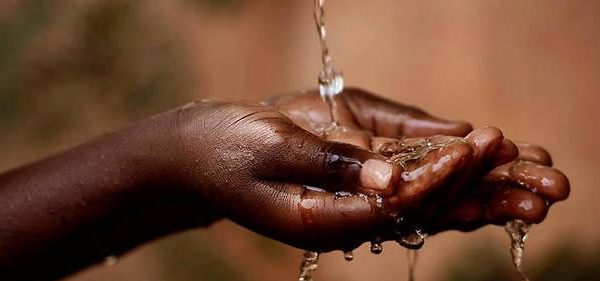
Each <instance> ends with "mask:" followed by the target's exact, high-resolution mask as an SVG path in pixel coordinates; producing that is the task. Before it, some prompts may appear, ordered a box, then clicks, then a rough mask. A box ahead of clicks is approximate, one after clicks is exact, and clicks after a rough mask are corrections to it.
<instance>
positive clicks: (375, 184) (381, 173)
mask: <svg viewBox="0 0 600 281" xmlns="http://www.w3.org/2000/svg"><path fill="white" fill-rule="evenodd" d="M392 171H393V167H392V165H391V164H390V163H387V162H385V161H381V160H376V159H369V160H367V161H366V162H365V163H364V164H363V166H362V170H361V172H360V183H361V185H362V186H363V187H365V188H370V189H373V190H382V191H383V190H385V189H386V188H387V187H388V186H389V185H390V180H391V179H392Z"/></svg>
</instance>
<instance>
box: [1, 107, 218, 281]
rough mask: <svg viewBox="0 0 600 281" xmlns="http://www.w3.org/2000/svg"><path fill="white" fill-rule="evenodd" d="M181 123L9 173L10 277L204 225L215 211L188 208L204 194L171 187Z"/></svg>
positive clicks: (4, 219)
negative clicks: (198, 211) (176, 129)
mask: <svg viewBox="0 0 600 281" xmlns="http://www.w3.org/2000/svg"><path fill="white" fill-rule="evenodd" d="M174 122H175V121H174V118H168V117H167V118H165V117H161V118H159V120H153V121H152V122H143V123H141V124H139V125H138V126H136V127H132V128H128V129H125V130H121V131H119V132H116V133H112V134H109V135H106V136H103V137H101V138H99V139H97V140H95V141H92V142H89V143H86V144H84V145H81V146H79V147H76V148H74V149H72V150H69V151H66V152H63V153H61V154H58V155H56V156H53V157H51V158H48V159H45V160H42V161H40V162H37V163H34V164H31V165H28V166H25V167H22V168H19V169H16V170H13V171H11V172H8V173H6V174H3V175H1V176H0V206H1V207H0V272H2V274H3V275H4V277H2V279H4V278H7V276H6V274H9V276H10V275H14V276H10V278H8V279H10V280H14V279H31V278H32V277H33V276H32V275H37V276H39V277H41V278H43V279H52V278H54V277H57V276H60V275H63V274H66V273H69V272H72V271H75V270H77V269H79V268H81V267H83V266H86V265H89V264H90V263H94V262H97V261H100V260H101V259H102V258H104V257H106V256H108V255H113V254H119V253H121V252H123V251H125V250H127V249H130V248H132V247H134V246H136V245H139V244H141V243H143V242H144V241H147V240H150V239H154V238H156V237H159V236H161V235H164V234H167V233H171V232H173V231H176V230H179V229H185V228H189V227H192V226H196V225H199V224H202V223H204V222H203V220H207V219H206V217H207V214H198V216H194V217H192V216H190V212H189V211H190V210H189V209H186V207H187V206H193V205H194V204H199V203H200V201H201V200H200V199H199V198H197V196H196V195H194V194H192V193H191V192H190V194H189V196H187V195H182V194H181V193H183V192H185V191H184V189H178V188H172V190H173V191H174V192H168V191H167V190H168V189H169V188H171V187H172V186H173V185H177V184H178V183H177V182H176V181H173V178H174V177H173V176H172V175H171V174H170V173H171V172H170V171H174V170H176V168H175V167H176V166H177V157H175V155H176V153H173V151H176V150H177V148H176V144H177V140H176V136H177V134H171V133H166V131H169V132H171V131H172V128H173V126H175V123H174ZM166 138H168V139H166ZM165 144H171V146H165ZM174 146H175V147H174ZM167 150H168V151H167ZM157 163H160V165H158V164H157ZM196 201H197V202H196ZM36 279H37V278H36ZM38 280H39V279H38Z"/></svg>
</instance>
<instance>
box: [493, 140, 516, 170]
mask: <svg viewBox="0 0 600 281" xmlns="http://www.w3.org/2000/svg"><path fill="white" fill-rule="evenodd" d="M518 155H519V149H518V148H517V146H516V145H515V144H514V143H513V142H512V141H510V140H508V139H503V140H502V142H501V143H500V144H499V145H498V148H497V149H496V153H495V154H494V155H493V156H492V160H491V164H492V166H493V167H498V166H500V165H504V164H506V163H509V162H511V161H513V160H515V158H517V156H518Z"/></svg>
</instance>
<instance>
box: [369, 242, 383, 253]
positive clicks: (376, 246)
mask: <svg viewBox="0 0 600 281" xmlns="http://www.w3.org/2000/svg"><path fill="white" fill-rule="evenodd" d="M381 252H383V245H381V243H379V242H371V253H373V254H376V255H379V254H381Z"/></svg>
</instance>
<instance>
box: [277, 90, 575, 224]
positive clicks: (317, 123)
mask: <svg viewBox="0 0 600 281" xmlns="http://www.w3.org/2000/svg"><path fill="white" fill-rule="evenodd" d="M268 104H271V105H274V106H275V107H277V108H278V109H279V110H281V111H282V112H284V113H285V114H286V115H287V116H289V117H290V118H292V119H293V120H294V122H296V123H297V124H299V125H300V126H302V127H303V128H305V129H307V130H309V131H312V132H313V133H316V134H320V135H321V136H322V137H323V138H325V139H330V140H338V141H342V142H347V143H353V144H355V145H358V146H361V147H364V148H369V149H371V150H373V151H378V149H379V147H378V146H379V145H380V144H381V143H382V142H391V143H394V142H395V140H390V139H387V140H386V139H385V138H381V137H371V136H373V135H375V136H385V137H393V138H406V137H415V136H433V135H438V134H439V135H455V136H464V135H465V134H466V133H467V132H468V131H470V128H471V127H470V125H468V124H467V123H464V122H449V121H445V120H441V119H439V118H435V117H432V116H430V115H428V114H426V113H424V112H423V111H421V110H419V109H415V108H412V107H408V106H404V105H400V104H397V103H394V102H392V101H387V100H384V99H381V98H378V97H376V96H374V95H371V94H369V93H367V92H364V91H361V90H358V89H350V90H347V91H346V92H344V94H343V95H341V96H338V99H337V102H336V104H337V107H335V113H336V115H335V116H336V118H337V119H338V120H339V121H340V125H341V126H345V127H350V128H353V129H346V130H345V131H344V132H341V133H339V132H337V133H336V132H334V133H333V134H332V133H331V132H329V133H328V134H324V133H323V132H324V130H323V129H322V128H323V127H326V126H327V125H326V124H328V123H329V122H330V120H331V117H330V116H329V108H328V107H327V106H326V104H325V103H324V102H323V101H322V100H321V99H320V97H319V96H318V93H316V92H314V91H312V92H306V93H301V94H295V95H286V96H280V97H275V98H273V99H271V100H269V101H268ZM323 124H325V125H323ZM486 134H487V142H489V143H490V145H488V147H497V146H500V147H503V148H501V149H500V150H501V152H500V154H504V155H498V156H496V158H497V161H496V163H494V165H499V164H501V162H498V159H503V160H501V161H510V160H508V159H511V157H514V156H516V155H517V152H516V148H515V146H514V145H513V144H512V142H510V141H509V140H506V139H504V137H503V136H502V133H501V132H500V131H499V130H497V129H493V128H488V129H487V133H482V134H481V135H486ZM480 137H481V136H480ZM484 138H485V137H484ZM422 140H423V139H421V141H422ZM413 141H415V142H418V140H417V139H415V140H413ZM404 142H405V143H406V142H407V141H406V140H404ZM499 144H500V145H499ZM517 146H518V155H519V160H516V161H513V162H511V163H508V164H505V165H502V166H500V167H498V168H496V169H494V170H493V171H492V172H490V173H489V175H487V176H486V177H485V179H484V180H477V181H476V182H473V180H472V181H471V182H469V184H470V185H475V186H476V188H469V189H467V190H466V191H463V194H462V197H463V198H456V195H455V196H445V198H446V199H445V200H443V201H446V202H449V203H446V204H443V205H442V204H440V203H441V202H432V203H435V204H433V206H435V207H430V208H429V210H427V212H423V209H421V210H420V211H421V212H422V213H427V216H428V218H427V219H426V220H428V222H425V221H423V219H421V220H422V221H421V224H427V225H426V226H425V225H424V226H423V227H427V228H428V230H427V231H428V233H430V234H431V233H436V232H439V231H443V230H450V229H459V230H464V231H468V230H474V229H476V228H478V227H481V226H483V225H486V224H488V223H494V224H503V223H505V222H506V221H507V220H510V219H522V220H524V221H528V222H536V223H539V222H541V221H542V220H543V219H544V218H545V216H546V213H547V210H548V208H549V206H550V205H551V204H552V202H555V201H558V200H564V199H566V198H567V197H568V194H569V183H568V180H567V179H566V177H565V176H564V175H563V174H562V173H561V172H560V171H558V170H556V169H553V168H551V160H550V155H549V154H548V152H547V151H545V150H544V149H543V148H540V147H538V146H534V145H530V144H521V143H520V144H517ZM488 150H489V151H488V152H487V153H488V154H489V153H492V152H493V151H494V149H489V148H488ZM389 152H390V151H388V153H389ZM392 152H393V151H392ZM388 156H390V155H388ZM532 162H533V163H532ZM535 163H537V164H539V165H537V166H536V164H535ZM540 165H541V166H540ZM490 168H495V166H489V164H488V169H487V170H485V169H480V171H479V173H480V174H481V173H483V172H486V171H489V169H490ZM515 168H516V169H515ZM481 175H483V174H481ZM526 179H527V180H526ZM542 182H543V183H542ZM500 186H501V187H500ZM473 189H475V190H478V191H477V192H473V191H470V190H473ZM524 189H525V190H524ZM465 193H466V194H465ZM473 193H474V194H473ZM440 197H441V196H438V198H440ZM456 199H460V203H459V204H456V202H455V201H456ZM453 200H454V202H453ZM438 201H440V200H438ZM544 202H547V203H548V204H546V203H544ZM436 213H437V214H436Z"/></svg>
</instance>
